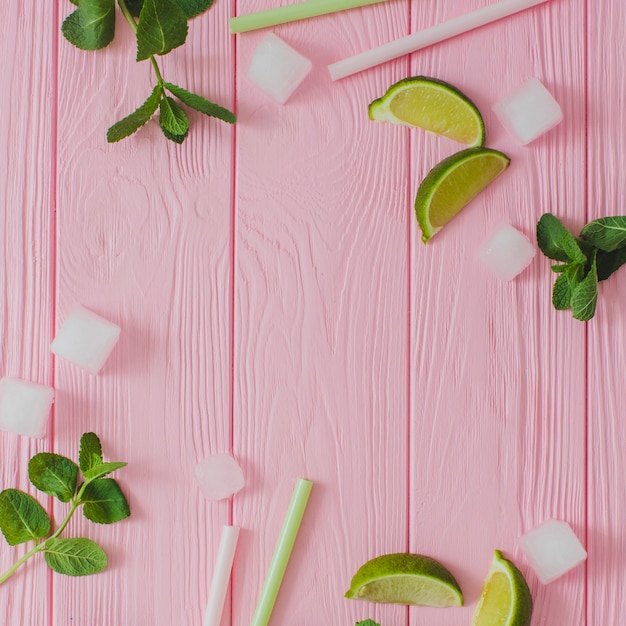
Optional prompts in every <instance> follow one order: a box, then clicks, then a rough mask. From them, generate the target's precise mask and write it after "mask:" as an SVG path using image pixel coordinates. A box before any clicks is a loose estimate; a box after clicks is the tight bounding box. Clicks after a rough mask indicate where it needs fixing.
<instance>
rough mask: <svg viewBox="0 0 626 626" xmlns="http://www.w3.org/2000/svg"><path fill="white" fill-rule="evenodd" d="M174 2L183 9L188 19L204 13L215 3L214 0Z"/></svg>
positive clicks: (182, 0) (181, 0)
mask: <svg viewBox="0 0 626 626" xmlns="http://www.w3.org/2000/svg"><path fill="white" fill-rule="evenodd" d="M174 2H175V3H176V4H177V5H178V6H179V7H180V8H181V9H182V11H183V13H184V14H185V15H186V16H187V19H191V18H192V17H196V15H200V13H204V12H205V11H206V10H207V9H209V8H210V7H211V5H212V4H213V0H174Z"/></svg>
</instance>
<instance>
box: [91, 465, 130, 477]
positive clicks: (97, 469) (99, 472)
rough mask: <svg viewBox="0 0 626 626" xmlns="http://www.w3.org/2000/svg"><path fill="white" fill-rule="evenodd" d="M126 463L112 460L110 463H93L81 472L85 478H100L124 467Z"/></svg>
mask: <svg viewBox="0 0 626 626" xmlns="http://www.w3.org/2000/svg"><path fill="white" fill-rule="evenodd" d="M127 465H128V463H123V462H118V461H114V462H111V463H100V465H94V466H93V467H92V468H91V469H88V470H86V471H85V472H83V474H84V476H85V478H86V479H87V480H94V479H96V478H102V477H103V476H106V475H107V474H110V473H111V472H114V471H115V470H118V469H120V468H121V467H126V466H127Z"/></svg>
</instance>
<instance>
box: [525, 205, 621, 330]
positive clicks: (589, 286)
mask: <svg viewBox="0 0 626 626" xmlns="http://www.w3.org/2000/svg"><path fill="white" fill-rule="evenodd" d="M537 244H538V245H539V249H540V250H541V251H542V252H543V254H544V255H545V256H547V257H548V258H549V259H552V260H553V261H558V263H557V264H555V265H553V266H552V271H553V272H555V273H556V274H558V277H557V279H556V281H555V283H554V286H553V288H552V304H553V306H554V308H555V309H557V310H559V311H564V310H567V309H571V311H572V316H573V317H574V318H575V319H577V320H581V321H587V320H590V319H591V318H592V317H593V316H594V315H595V312H596V305H597V301H598V283H599V282H600V281H603V280H606V279H607V278H608V277H609V276H611V274H613V272H615V271H616V270H618V269H619V268H620V267H621V266H622V265H624V264H625V263H626V216H616V217H602V218H600V219H597V220H593V221H592V222H589V223H588V224H587V225H586V226H585V227H584V228H583V229H582V230H581V232H580V235H579V236H578V237H575V236H574V235H573V234H572V233H571V232H570V231H569V230H567V228H565V226H564V225H563V223H562V222H561V221H560V220H559V219H558V218H557V217H556V216H554V215H552V214H551V213H545V214H544V215H542V216H541V219H540V220H539V222H538V223H537Z"/></svg>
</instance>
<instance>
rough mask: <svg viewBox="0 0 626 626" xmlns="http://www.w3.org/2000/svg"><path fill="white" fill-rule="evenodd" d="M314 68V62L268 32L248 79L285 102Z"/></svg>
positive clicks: (253, 59)
mask: <svg viewBox="0 0 626 626" xmlns="http://www.w3.org/2000/svg"><path fill="white" fill-rule="evenodd" d="M312 67H313V64H312V63H311V61H309V60H308V59H307V58H305V57H303V56H302V55H301V54H300V53H299V52H296V51H295V50H294V49H293V48H292V47H291V46H289V45H287V44H286V43H285V42H284V41H283V40H282V39H280V38H279V37H277V36H276V35H274V34H273V33H268V34H267V35H266V36H265V37H264V38H263V39H262V40H261V42H260V43H259V45H258V46H257V47H256V49H255V50H254V53H253V55H252V60H251V62H250V66H249V67H248V79H249V80H250V81H251V82H253V83H254V84H255V85H256V86H257V87H259V89H261V90H262V91H264V92H265V93H266V94H267V95H268V96H270V97H271V98H273V99H274V100H276V102H278V103H279V104H284V103H285V102H287V100H288V98H289V96H291V94H292V93H293V92H294V91H295V90H296V89H297V88H298V85H300V83H301V82H302V81H303V80H304V78H305V77H306V75H307V74H308V73H309V72H310V71H311V68H312Z"/></svg>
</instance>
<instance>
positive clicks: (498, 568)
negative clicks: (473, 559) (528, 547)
mask: <svg viewBox="0 0 626 626" xmlns="http://www.w3.org/2000/svg"><path fill="white" fill-rule="evenodd" d="M498 573H500V574H504V575H505V576H506V577H507V578H508V580H509V585H510V590H511V605H510V606H509V607H508V609H509V610H508V614H507V617H506V618H505V621H502V616H501V614H500V613H499V614H498V617H497V620H496V621H494V620H492V619H489V616H485V615H484V614H483V607H484V606H485V599H486V598H485V595H486V594H485V589H487V588H488V583H489V581H490V579H491V577H492V576H493V575H494V574H498ZM502 608H503V609H504V608H506V607H502ZM503 612H504V611H503ZM532 612H533V599H532V594H531V592H530V588H529V587H528V583H527V582H526V579H525V578H524V575H523V574H522V572H520V570H519V569H518V568H517V567H516V565H515V564H514V563H513V562H512V561H509V560H508V559H506V558H505V557H504V556H503V554H502V552H501V551H500V550H495V551H494V555H493V561H492V564H491V568H490V570H489V573H488V574H487V578H486V580H485V583H484V585H483V591H482V592H481V595H480V598H479V600H478V604H477V606H476V611H475V612H474V616H473V618H472V626H492V625H493V626H495V625H496V624H497V626H529V625H530V620H531V617H532Z"/></svg>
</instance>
